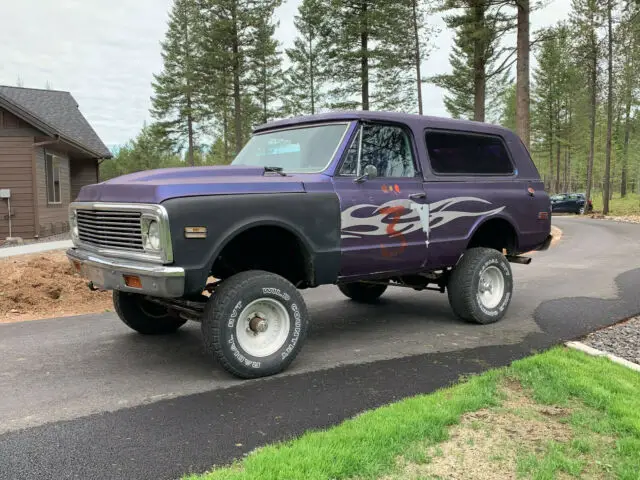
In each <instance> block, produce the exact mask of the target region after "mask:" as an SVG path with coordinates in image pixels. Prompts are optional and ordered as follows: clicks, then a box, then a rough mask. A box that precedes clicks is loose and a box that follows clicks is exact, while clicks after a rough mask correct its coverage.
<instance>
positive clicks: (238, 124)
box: [231, 5, 244, 155]
mask: <svg viewBox="0 0 640 480" xmlns="http://www.w3.org/2000/svg"><path fill="white" fill-rule="evenodd" d="M236 8H237V7H236V6H235V5H234V7H233V9H232V13H231V21H232V22H233V27H232V28H233V39H232V45H231V50H232V52H233V110H234V112H233V117H234V124H235V128H234V130H235V137H236V151H235V154H236V155H237V154H238V152H240V150H242V146H243V144H244V142H243V139H242V97H241V95H240V38H239V32H238V12H237V10H236Z"/></svg>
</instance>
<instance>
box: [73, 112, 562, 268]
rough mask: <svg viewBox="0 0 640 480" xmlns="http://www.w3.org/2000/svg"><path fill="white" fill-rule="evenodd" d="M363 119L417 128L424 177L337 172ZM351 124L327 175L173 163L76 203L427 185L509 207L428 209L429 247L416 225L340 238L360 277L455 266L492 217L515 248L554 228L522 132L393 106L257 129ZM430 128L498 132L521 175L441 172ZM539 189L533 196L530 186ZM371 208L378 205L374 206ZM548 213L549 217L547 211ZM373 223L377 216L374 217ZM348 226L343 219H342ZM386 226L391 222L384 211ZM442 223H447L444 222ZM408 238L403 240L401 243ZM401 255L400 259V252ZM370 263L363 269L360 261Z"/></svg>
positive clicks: (439, 197) (86, 191)
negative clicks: (454, 211)
mask: <svg viewBox="0 0 640 480" xmlns="http://www.w3.org/2000/svg"><path fill="white" fill-rule="evenodd" d="M358 120H367V121H375V120H378V121H386V122H392V123H397V124H402V125H405V126H406V127H408V128H409V130H410V131H411V133H412V136H413V140H414V147H415V153H416V156H417V159H418V160H419V162H418V163H419V165H418V170H419V172H420V173H421V174H422V178H419V177H417V178H412V179H394V180H393V181H390V179H385V178H375V179H372V180H368V181H367V182H364V183H361V184H355V183H354V182H353V178H351V177H339V176H336V169H337V166H338V163H339V162H340V159H341V158H342V156H343V153H344V151H345V149H346V148H347V147H348V145H349V143H350V141H351V139H352V137H353V135H354V134H355V130H356V127H357V125H358V123H357V121H358ZM336 121H347V122H350V123H351V124H350V127H349V130H348V132H347V134H346V135H345V138H344V141H343V143H342V145H341V146H340V147H339V148H338V151H337V153H336V155H335V157H334V159H333V161H332V162H331V164H330V165H329V166H328V167H327V168H326V169H325V171H324V172H323V173H319V174H289V175H288V176H286V177H283V176H280V175H277V174H272V173H268V174H265V173H264V170H263V168H261V167H254V166H235V165H232V166H218V167H196V168H173V169H161V170H151V171H145V172H138V173H133V174H130V175H124V176H121V177H118V178H115V179H112V180H109V181H107V182H103V183H101V184H97V185H91V186H87V187H83V189H82V190H81V192H80V195H79V197H78V200H79V201H104V202H130V203H143V202H144V203H161V202H163V201H164V200H167V199H170V198H176V197H187V196H197V195H229V194H252V193H268V192H271V193H275V194H284V193H296V192H313V191H335V192H336V194H337V195H338V197H339V198H340V206H341V211H344V210H346V209H347V208H349V207H351V206H354V205H357V204H373V205H378V206H379V205H382V204H384V203H385V202H386V201H387V200H388V199H391V198H394V197H393V195H396V196H397V197H398V198H404V199H407V198H408V194H409V193H417V192H422V191H424V192H425V193H426V196H427V198H426V200H418V202H419V203H424V202H427V203H429V204H430V205H431V204H436V203H437V202H441V201H444V200H447V199H451V198H459V197H477V198H481V199H482V200H485V201H487V202H488V203H484V204H483V203H479V202H475V203H474V202H469V201H466V202H463V203H461V204H459V205H458V206H457V207H456V208H459V209H460V211H462V212H463V213H474V212H484V211H487V210H495V209H496V208H498V207H504V209H502V210H501V211H499V212H497V213H492V214H490V215H482V216H477V217H473V216H460V217H459V218H456V219H455V220H452V221H450V222H448V223H446V224H442V226H439V223H438V221H437V216H436V215H435V214H432V215H431V219H430V221H429V223H430V226H429V227H430V234H429V235H430V236H429V239H428V241H429V247H428V248H425V247H426V245H425V244H426V240H427V237H426V233H425V232H424V231H422V230H416V231H413V232H412V233H409V234H407V235H405V236H402V235H396V234H395V233H393V234H391V233H390V232H387V234H386V235H380V236H371V235H370V236H369V237H367V236H366V235H365V236H362V237H360V238H343V239H342V241H341V251H342V263H343V264H342V271H341V275H340V276H341V277H343V278H344V277H351V278H354V279H355V278H358V277H359V276H362V275H371V273H372V272H374V273H375V272H380V273H389V272H393V271H398V270H402V271H405V272H406V271H407V270H410V269H411V267H412V266H413V267H415V269H416V270H420V269H424V268H425V267H429V268H432V269H437V268H442V267H446V266H450V265H453V264H455V263H456V262H457V260H458V258H459V257H460V255H461V254H462V252H463V251H464V250H465V248H466V246H467V245H468V243H469V240H470V239H471V237H472V235H473V234H474V233H475V232H476V231H477V228H479V226H480V225H481V224H482V223H483V222H485V221H486V220H487V219H488V218H500V219H504V220H506V221H507V222H509V224H511V225H513V227H514V228H515V230H516V232H517V234H518V242H519V243H518V251H520V252H525V251H528V250H531V249H532V248H535V247H537V246H538V245H540V244H541V243H542V242H544V240H545V239H546V237H547V235H548V234H549V230H550V223H551V220H550V218H546V219H540V218H539V213H540V212H548V211H549V197H548V195H547V193H546V192H545V191H544V185H543V184H542V182H541V181H540V177H539V174H538V171H537V169H536V167H535V165H534V164H533V162H532V161H531V158H530V156H529V152H528V151H527V149H526V148H525V146H524V144H523V143H522V141H521V140H520V138H519V137H518V136H517V135H516V134H515V133H514V132H513V131H511V130H508V129H506V128H503V127H500V126H497V125H491V124H487V123H481V122H473V121H463V120H454V119H445V118H437V117H430V116H420V115H409V114H402V113H393V112H370V111H368V112H364V111H352V112H339V113H325V114H319V115H313V116H304V117H297V118H292V119H285V120H278V121H274V122H271V123H268V124H266V125H262V126H259V127H257V128H256V129H255V130H254V133H256V134H259V133H261V132H265V131H268V130H271V129H276V128H288V127H293V126H300V125H302V124H309V123H318V122H336ZM426 129H440V130H454V131H466V132H472V133H486V134H495V135H499V136H500V137H502V139H503V140H504V141H505V143H506V145H507V148H508V149H509V151H510V153H511V155H512V157H513V158H514V164H515V166H516V173H515V174H514V175H513V176H503V177H486V178H485V179H484V181H482V182H478V177H475V176H469V177H465V176H439V175H436V174H434V173H433V172H432V171H431V168H430V164H429V161H428V152H427V148H426V145H425V142H424V133H425V130H426ZM384 183H399V184H400V185H401V192H399V193H395V194H391V195H390V194H389V193H388V192H387V193H384V192H383V191H382V190H381V185H382V184H384ZM529 187H532V188H534V189H535V190H536V195H535V196H529V194H528V192H527V189H528V188H529ZM372 211H373V209H372ZM549 217H550V216H549ZM373 221H375V219H374V220H373ZM342 222H343V224H344V218H343V220H342ZM384 222H385V224H386V225H388V224H389V223H392V222H393V218H391V217H389V216H388V215H387V217H386V218H385V220H384ZM440 223H442V222H440ZM394 228H395V229H394V230H393V232H400V233H402V227H401V226H400V225H399V226H397V227H394ZM403 242H404V243H406V245H404V247H403ZM400 250H402V254H401V255H400V256H399V257H394V256H385V255H384V254H383V252H385V251H386V252H393V251H400ZM400 257H401V258H400ZM364 265H367V269H365V270H367V271H366V272H365V271H363V268H362V267H363V266H364Z"/></svg>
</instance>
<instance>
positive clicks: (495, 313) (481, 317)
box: [447, 247, 513, 325]
mask: <svg viewBox="0 0 640 480" xmlns="http://www.w3.org/2000/svg"><path fill="white" fill-rule="evenodd" d="M490 265H494V266H496V267H498V268H499V269H500V271H501V272H502V275H503V277H504V282H505V285H504V293H503V296H502V298H501V300H500V302H498V305H497V306H496V307H495V308H492V309H487V308H486V307H484V306H483V305H482V304H481V303H480V301H479V300H478V298H477V293H478V287H479V280H480V275H481V272H482V271H483V270H484V269H485V268H487V267H488V266H490ZM447 294H448V296H449V304H450V305H451V309H452V310H453V312H454V313H455V314H456V315H457V316H458V317H459V318H460V319H462V320H465V321H467V322H472V323H479V324H483V325H486V324H489V323H495V322H497V321H499V320H500V319H501V318H502V317H504V315H505V313H506V312H507V309H508V307H509V304H510V303H511V297H512V295H513V275H512V272H511V264H510V263H509V261H508V260H507V259H506V258H505V256H504V255H503V254H502V253H501V252H499V251H497V250H494V249H492V248H484V247H477V248H470V249H469V250H467V251H465V252H464V254H463V256H462V258H461V259H460V261H459V262H458V264H457V265H456V266H455V267H454V269H453V271H452V272H451V275H450V277H449V281H448V284H447Z"/></svg>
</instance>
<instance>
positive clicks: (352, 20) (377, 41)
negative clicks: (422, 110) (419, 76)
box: [327, 0, 416, 110]
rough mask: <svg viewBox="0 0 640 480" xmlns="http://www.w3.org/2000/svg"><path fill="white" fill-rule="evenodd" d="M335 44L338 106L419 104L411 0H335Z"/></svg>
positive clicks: (333, 57)
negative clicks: (414, 72)
mask: <svg viewBox="0 0 640 480" xmlns="http://www.w3.org/2000/svg"><path fill="white" fill-rule="evenodd" d="M327 18H328V22H329V27H330V28H331V30H332V31H333V34H334V38H335V42H334V43H333V45H332V48H331V49H330V50H329V52H330V53H329V65H330V69H329V75H330V81H331V83H332V84H334V85H335V87H334V88H332V89H331V90H330V95H331V97H332V103H331V106H332V107H333V108H362V109H363V110H369V109H371V108H376V109H406V108H410V107H408V105H416V100H415V96H416V89H415V88H413V87H411V85H412V84H413V80H412V78H413V75H412V73H411V72H410V70H409V69H410V68H412V67H413V65H414V61H415V55H414V42H413V39H412V35H411V34H408V32H411V31H413V30H414V27H413V24H412V4H411V2H410V1H408V0H399V1H394V0H375V1H374V0H331V3H330V9H329V12H328V14H327Z"/></svg>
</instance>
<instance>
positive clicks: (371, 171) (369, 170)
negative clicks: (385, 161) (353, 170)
mask: <svg viewBox="0 0 640 480" xmlns="http://www.w3.org/2000/svg"><path fill="white" fill-rule="evenodd" d="M364 174H365V175H366V176H367V178H369V180H371V179H372V178H376V177H377V176H378V169H377V168H376V166H375V165H371V164H369V165H367V166H366V167H364Z"/></svg>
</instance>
